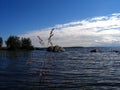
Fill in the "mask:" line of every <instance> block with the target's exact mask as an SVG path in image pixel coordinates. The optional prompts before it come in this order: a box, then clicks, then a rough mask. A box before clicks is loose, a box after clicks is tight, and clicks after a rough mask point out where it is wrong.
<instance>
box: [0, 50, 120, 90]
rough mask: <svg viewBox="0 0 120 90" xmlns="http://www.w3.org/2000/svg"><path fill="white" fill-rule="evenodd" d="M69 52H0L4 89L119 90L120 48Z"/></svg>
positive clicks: (0, 73)
mask: <svg viewBox="0 0 120 90" xmlns="http://www.w3.org/2000/svg"><path fill="white" fill-rule="evenodd" d="M91 49H93V48H69V49H67V50H66V52H62V53H52V52H46V51H44V50H43V51H30V52H27V51H24V52H23V51H19V52H13V51H0V89H1V90H2V89H5V90H16V89H17V90H21V89H22V90H26V89H27V90H49V89H50V90H54V89H55V90H63V89H65V90H101V89H103V90H106V89H111V90H119V88H120V70H119V68H120V53H117V52H113V50H118V51H120V49H119V48H98V49H99V50H100V51H99V52H97V53H90V50H91Z"/></svg>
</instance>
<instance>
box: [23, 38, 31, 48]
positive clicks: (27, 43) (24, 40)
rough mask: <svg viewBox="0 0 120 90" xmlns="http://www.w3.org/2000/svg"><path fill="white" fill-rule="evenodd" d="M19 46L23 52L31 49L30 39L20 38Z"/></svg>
mask: <svg viewBox="0 0 120 90" xmlns="http://www.w3.org/2000/svg"><path fill="white" fill-rule="evenodd" d="M21 46H22V49H25V50H31V49H33V46H32V43H31V40H30V38H22V39H21Z"/></svg>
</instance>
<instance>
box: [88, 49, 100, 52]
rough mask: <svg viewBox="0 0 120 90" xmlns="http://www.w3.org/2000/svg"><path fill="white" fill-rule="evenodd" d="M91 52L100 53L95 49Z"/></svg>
mask: <svg viewBox="0 0 120 90" xmlns="http://www.w3.org/2000/svg"><path fill="white" fill-rule="evenodd" d="M90 52H98V49H93V50H91V51H90Z"/></svg>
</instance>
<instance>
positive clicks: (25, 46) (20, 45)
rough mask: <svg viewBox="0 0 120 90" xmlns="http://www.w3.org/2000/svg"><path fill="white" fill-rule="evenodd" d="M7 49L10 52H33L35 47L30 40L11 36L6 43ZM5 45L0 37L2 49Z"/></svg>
mask: <svg viewBox="0 0 120 90" xmlns="http://www.w3.org/2000/svg"><path fill="white" fill-rule="evenodd" d="M5 44H6V49H8V50H19V49H22V50H33V49H34V47H33V45H32V43H31V40H30V38H21V39H20V37H18V36H9V38H8V39H7V40H6V41H5ZM2 45H3V39H2V37H0V48H3V47H2Z"/></svg>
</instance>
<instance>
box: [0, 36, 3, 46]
mask: <svg viewBox="0 0 120 90" xmlns="http://www.w3.org/2000/svg"><path fill="white" fill-rule="evenodd" d="M2 44H3V39H2V37H0V47H2Z"/></svg>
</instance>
